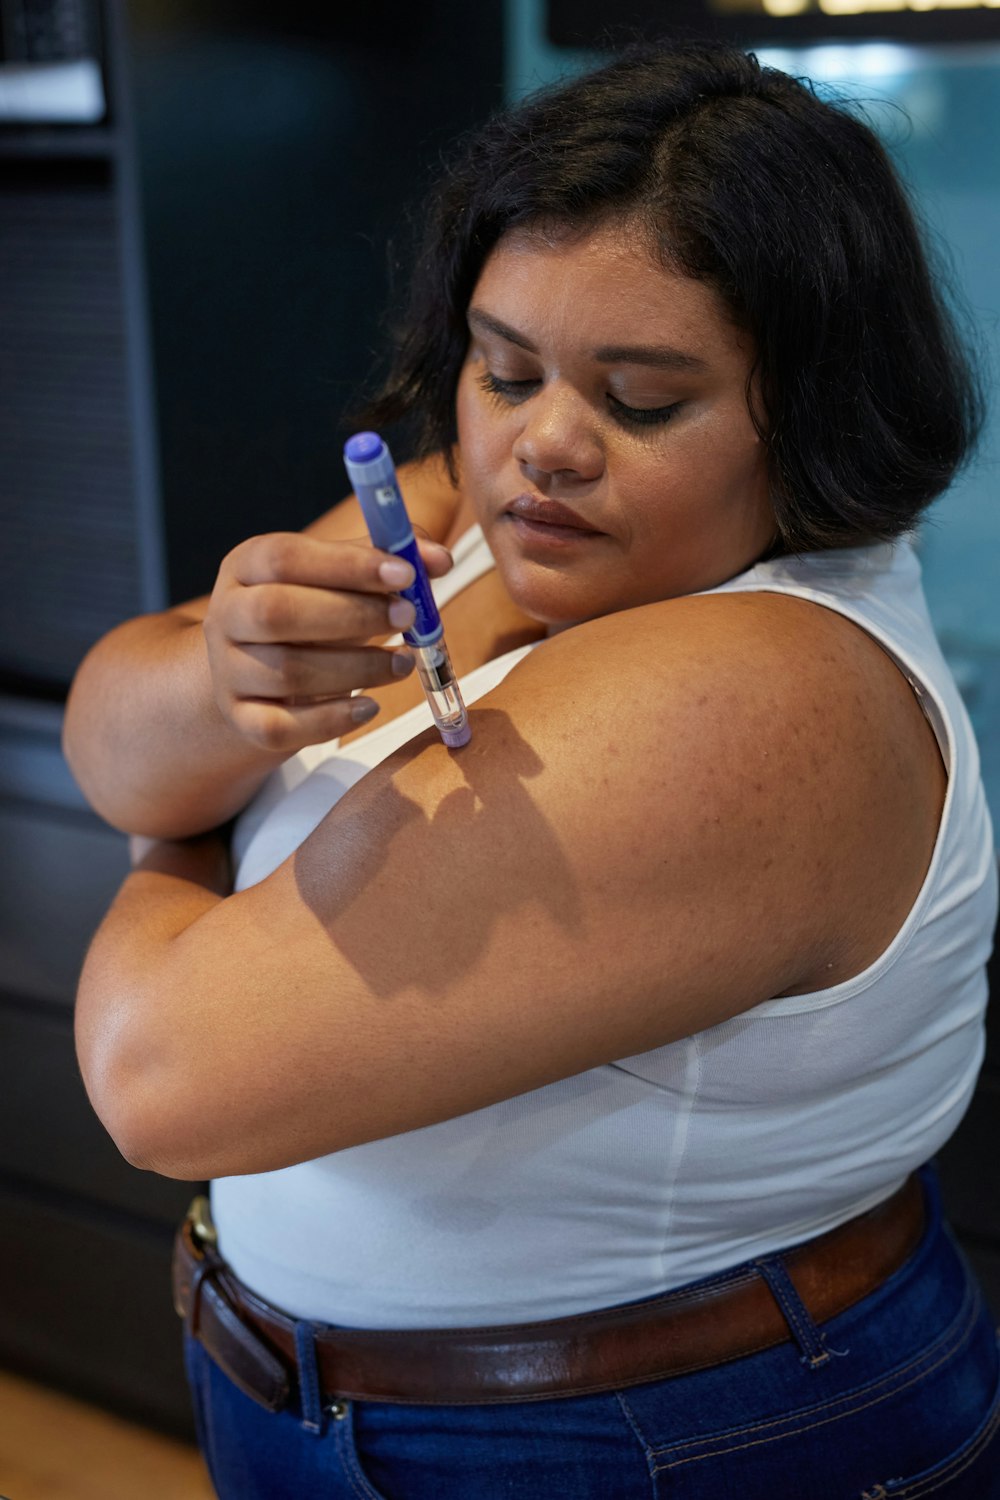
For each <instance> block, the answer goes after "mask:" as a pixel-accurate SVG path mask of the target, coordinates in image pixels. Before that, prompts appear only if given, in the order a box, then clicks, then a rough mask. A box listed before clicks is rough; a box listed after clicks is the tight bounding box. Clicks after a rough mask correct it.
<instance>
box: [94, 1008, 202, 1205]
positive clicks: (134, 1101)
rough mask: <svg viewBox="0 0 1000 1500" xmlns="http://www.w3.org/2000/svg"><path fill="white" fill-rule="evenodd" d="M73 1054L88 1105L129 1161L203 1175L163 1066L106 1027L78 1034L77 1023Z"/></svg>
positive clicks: (142, 1167)
mask: <svg viewBox="0 0 1000 1500" xmlns="http://www.w3.org/2000/svg"><path fill="white" fill-rule="evenodd" d="M77 1060H78V1062H79V1067H80V1073H81V1076H82V1078H83V1084H84V1088H85V1089H86V1092H87V1097H88V1099H89V1100H90V1105H91V1108H92V1109H93V1111H94V1113H95V1114H96V1116H97V1118H98V1119H99V1120H100V1122H101V1124H102V1125H103V1127H104V1129H105V1130H106V1132H107V1133H108V1135H109V1136H110V1137H111V1140H112V1141H113V1142H114V1144H115V1146H116V1147H117V1149H118V1151H119V1153H120V1154H121V1155H122V1156H123V1157H124V1159H125V1160H126V1161H127V1162H128V1163H129V1165H130V1166H133V1167H136V1168H137V1169H138V1170H139V1171H143V1172H154V1173H156V1174H157V1175H158V1176H160V1177H173V1178H176V1179H178V1180H180V1181H188V1182H202V1181H204V1180H205V1177H206V1176H207V1175H208V1174H207V1173H206V1172H205V1171H204V1170H203V1166H204V1164H203V1162H202V1161H200V1160H199V1159H198V1156H199V1153H198V1151H197V1149H192V1148H193V1144H194V1139H193V1138H194V1136H195V1132H193V1131H192V1130H191V1126H190V1123H189V1121H188V1120H187V1119H186V1118H185V1117H186V1115H187V1114H188V1106H187V1104H186V1102H185V1100H184V1099H183V1098H182V1097H181V1093H182V1090H181V1089H180V1088H178V1087H177V1086H176V1085H175V1084H173V1083H172V1082H171V1081H170V1077H169V1073H168V1072H166V1071H165V1070H163V1069H161V1068H159V1067H157V1066H156V1065H155V1064H154V1063H153V1062H152V1061H151V1060H150V1059H149V1058H148V1057H143V1056H136V1055H135V1050H134V1049H130V1048H129V1047H128V1046H127V1045H126V1044H125V1042H124V1040H123V1038H122V1037H121V1036H120V1035H116V1034H114V1032H113V1031H112V1030H111V1029H110V1028H108V1029H107V1030H105V1032H104V1034H103V1035H102V1036H100V1037H96V1038H95V1037H89V1036H87V1035H86V1034H82V1031H81V1027H80V1026H79V1024H78V1026H77Z"/></svg>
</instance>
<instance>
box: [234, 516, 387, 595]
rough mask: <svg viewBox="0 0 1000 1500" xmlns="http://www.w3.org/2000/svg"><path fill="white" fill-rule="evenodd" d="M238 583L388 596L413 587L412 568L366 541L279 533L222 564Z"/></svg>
mask: <svg viewBox="0 0 1000 1500" xmlns="http://www.w3.org/2000/svg"><path fill="white" fill-rule="evenodd" d="M223 568H224V570H225V572H226V575H227V577H229V578H232V579H235V581H236V582H237V583H243V584H248V585H250V584H263V583H290V584H300V585H305V586H306V587H310V588H320V589H343V590H347V591H352V590H353V591H357V592H361V593H365V592H370V593H375V594H385V593H390V592H393V591H395V590H397V589H400V588H408V587H409V585H410V584H411V583H412V582H413V568H412V566H411V565H410V564H409V563H408V562H407V561H406V559H405V558H397V557H393V555H392V553H391V552H382V551H380V550H378V549H377V548H375V547H373V546H372V545H371V543H370V542H369V541H367V540H362V539H360V538H359V539H358V540H357V541H346V542H345V541H337V542H331V541H322V540H320V539H319V538H318V537H312V536H304V535H301V534H300V533H299V532H296V531H274V532H270V533H269V534H268V535H266V536H255V537H251V538H250V539H249V541H246V542H241V543H240V545H239V546H238V547H234V549H233V551H232V552H230V553H229V554H228V556H227V558H226V560H225V562H224V564H223Z"/></svg>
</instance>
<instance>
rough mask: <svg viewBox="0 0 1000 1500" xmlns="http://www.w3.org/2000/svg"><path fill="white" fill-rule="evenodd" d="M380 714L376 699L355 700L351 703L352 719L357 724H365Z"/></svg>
mask: <svg viewBox="0 0 1000 1500" xmlns="http://www.w3.org/2000/svg"><path fill="white" fill-rule="evenodd" d="M377 713H378V704H377V703H376V702H375V700H374V698H355V699H353V700H352V702H351V718H352V719H353V720H354V722H355V724H365V723H367V722H368V720H369V719H374V717H375V715H376V714H377Z"/></svg>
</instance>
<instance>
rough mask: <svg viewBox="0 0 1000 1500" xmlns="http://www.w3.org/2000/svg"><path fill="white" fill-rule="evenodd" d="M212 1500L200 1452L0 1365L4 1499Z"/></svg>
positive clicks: (0, 1467) (1, 1488)
mask: <svg viewBox="0 0 1000 1500" xmlns="http://www.w3.org/2000/svg"><path fill="white" fill-rule="evenodd" d="M141 1496H150V1497H154V1496H155V1500H214V1496H215V1491H214V1490H213V1488H212V1486H211V1484H210V1483H209V1480H208V1475H207V1474H206V1472H205V1466H204V1464H203V1463H202V1461H201V1458H200V1457H199V1455H198V1453H197V1452H196V1451H195V1450H194V1449H193V1448H189V1447H188V1446H187V1445H186V1444H185V1443H178V1442H175V1441H173V1440H172V1439H171V1438H165V1437H160V1436H159V1435H158V1434H157V1433H152V1432H147V1431H146V1430H145V1429H144V1428H142V1427H135V1426H133V1425H132V1423H130V1422H125V1421H122V1420H121V1418H119V1417H111V1416H108V1414H107V1413H106V1412H103V1411H98V1410H96V1409H95V1408H94V1407H90V1406H85V1405H84V1404H83V1403H82V1402H80V1401H73V1400H71V1399H70V1397H68V1396H61V1395H57V1394H56V1393H55V1392H53V1391H49V1390H46V1389H45V1388H44V1387H43V1386H40V1385H33V1384H31V1383H30V1382H29V1381H26V1380H20V1379H17V1378H15V1377H14V1376H12V1375H6V1374H4V1373H2V1372H0V1497H2V1500H139V1497H141Z"/></svg>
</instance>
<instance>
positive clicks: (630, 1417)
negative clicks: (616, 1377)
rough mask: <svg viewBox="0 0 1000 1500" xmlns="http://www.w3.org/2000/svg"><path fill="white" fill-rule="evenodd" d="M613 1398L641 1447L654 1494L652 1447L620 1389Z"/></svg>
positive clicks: (654, 1467) (654, 1465)
mask: <svg viewBox="0 0 1000 1500" xmlns="http://www.w3.org/2000/svg"><path fill="white" fill-rule="evenodd" d="M615 1400H616V1401H617V1402H618V1405H619V1406H620V1407H621V1410H622V1415H623V1416H624V1418H625V1420H626V1422H627V1423H628V1425H629V1427H630V1428H631V1429H632V1432H633V1433H634V1435H635V1440H636V1442H637V1443H638V1444H639V1446H640V1448H641V1449H642V1454H643V1457H644V1458H645V1460H646V1472H647V1473H648V1475H649V1483H650V1490H651V1493H652V1494H654V1495H655V1493H656V1464H655V1462H654V1453H653V1449H652V1448H651V1447H650V1446H649V1444H648V1443H647V1441H646V1439H645V1438H644V1437H643V1435H642V1428H641V1427H640V1426H639V1422H638V1419H637V1417H636V1415H635V1412H634V1411H633V1410H632V1408H631V1407H630V1406H629V1404H628V1402H627V1401H626V1399H625V1397H624V1396H623V1395H622V1393H621V1391H615Z"/></svg>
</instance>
